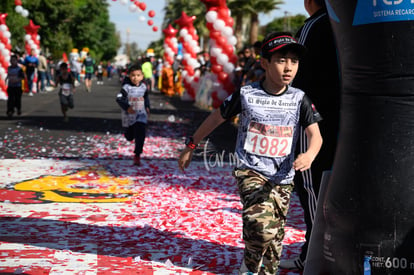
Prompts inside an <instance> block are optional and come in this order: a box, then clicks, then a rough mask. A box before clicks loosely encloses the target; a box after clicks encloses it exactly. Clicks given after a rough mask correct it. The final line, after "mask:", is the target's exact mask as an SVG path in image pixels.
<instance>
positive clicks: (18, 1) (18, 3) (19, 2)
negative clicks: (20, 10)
mask: <svg viewBox="0 0 414 275" xmlns="http://www.w3.org/2000/svg"><path fill="white" fill-rule="evenodd" d="M14 4H15V5H16V6H21V5H22V0H14Z"/></svg>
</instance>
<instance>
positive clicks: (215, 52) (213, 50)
mask: <svg viewBox="0 0 414 275" xmlns="http://www.w3.org/2000/svg"><path fill="white" fill-rule="evenodd" d="M221 52H222V50H221V49H220V48H218V47H213V48H211V55H212V56H214V57H218V56H219V55H220V54H221Z"/></svg>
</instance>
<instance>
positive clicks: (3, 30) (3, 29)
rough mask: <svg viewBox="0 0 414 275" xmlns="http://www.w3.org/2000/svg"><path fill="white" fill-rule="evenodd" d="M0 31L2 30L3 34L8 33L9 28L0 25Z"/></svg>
mask: <svg viewBox="0 0 414 275" xmlns="http://www.w3.org/2000/svg"><path fill="white" fill-rule="evenodd" d="M0 30H1V31H2V32H5V31H8V29H7V26H6V25H4V24H2V25H0Z"/></svg>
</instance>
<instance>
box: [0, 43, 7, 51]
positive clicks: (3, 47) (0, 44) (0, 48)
mask: <svg viewBox="0 0 414 275" xmlns="http://www.w3.org/2000/svg"><path fill="white" fill-rule="evenodd" d="M5 48H6V46H4V44H3V43H1V42H0V51H1V50H3V49H5Z"/></svg>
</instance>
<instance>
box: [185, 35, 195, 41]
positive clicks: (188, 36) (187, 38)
mask: <svg viewBox="0 0 414 275" xmlns="http://www.w3.org/2000/svg"><path fill="white" fill-rule="evenodd" d="M191 40H193V38H192V37H191V35H189V34H187V35H184V41H186V42H190V41H191Z"/></svg>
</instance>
